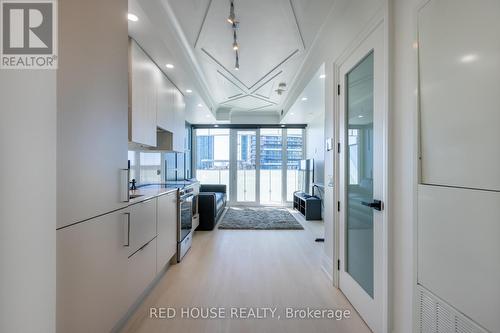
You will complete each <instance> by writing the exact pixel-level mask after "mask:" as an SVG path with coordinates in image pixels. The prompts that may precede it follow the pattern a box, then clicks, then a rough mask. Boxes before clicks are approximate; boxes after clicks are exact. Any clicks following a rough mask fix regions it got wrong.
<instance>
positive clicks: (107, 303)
mask: <svg viewBox="0 0 500 333" xmlns="http://www.w3.org/2000/svg"><path fill="white" fill-rule="evenodd" d="M125 213H126V211H125V210H120V211H117V212H114V213H110V214H107V215H104V216H101V217H98V218H95V219H92V220H89V221H86V222H83V223H80V224H76V225H74V226H70V227H67V228H64V229H61V230H58V231H57V332H61V333H63V332H72V333H79V332H81V333H87V332H109V331H111V329H112V328H113V327H114V326H115V325H116V323H117V322H118V321H119V320H120V318H122V317H123V316H124V315H125V313H126V312H127V309H128V308H129V306H130V304H129V302H128V300H127V291H126V290H127V279H126V276H127V275H126V274H127V269H128V270H129V271H130V268H128V267H127V264H128V259H127V257H128V252H127V248H126V247H125V246H124V245H126V244H125V241H126V240H125V238H124V228H125V227H126V224H127V215H126V214H125Z"/></svg>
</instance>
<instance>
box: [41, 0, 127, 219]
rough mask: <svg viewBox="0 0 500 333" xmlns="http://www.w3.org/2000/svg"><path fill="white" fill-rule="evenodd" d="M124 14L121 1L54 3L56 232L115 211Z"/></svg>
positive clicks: (122, 122)
mask: <svg viewBox="0 0 500 333" xmlns="http://www.w3.org/2000/svg"><path fill="white" fill-rule="evenodd" d="M96 8H99V15H95V10H96ZM126 12H127V1H126V0H118V1H104V2H101V1H97V0H88V1H77V0H67V1H66V0H65V1H60V2H59V20H60V21H59V28H60V30H59V69H58V70H57V104H58V105H57V118H58V119H57V123H58V128H57V166H58V168H57V184H58V185H57V198H58V202H57V209H58V221H57V225H58V227H61V226H64V225H68V224H71V223H74V222H78V221H81V220H84V219H88V218H91V217H94V216H96V215H100V214H103V213H107V212H109V211H112V210H116V209H119V208H120V207H123V203H122V202H121V198H120V189H121V187H123V186H124V185H123V184H120V169H126V168H127V149H128V148H127V130H128V103H127V100H128V73H127V72H128V71H127V69H128V51H127V50H128V27H127V20H125V19H123V17H122V15H117V13H126ZM89 22H92V24H89ZM102 27H106V29H102ZM41 176H42V175H41ZM42 177H43V176H42Z"/></svg>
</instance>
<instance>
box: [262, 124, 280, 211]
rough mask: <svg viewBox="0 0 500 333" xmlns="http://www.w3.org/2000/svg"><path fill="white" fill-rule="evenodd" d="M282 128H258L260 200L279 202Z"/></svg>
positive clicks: (263, 201) (268, 202)
mask: <svg viewBox="0 0 500 333" xmlns="http://www.w3.org/2000/svg"><path fill="white" fill-rule="evenodd" d="M282 141H283V138H282V130H281V129H278V128H263V129H261V130H260V202H261V203H263V204H281V202H282V200H281V173H282V169H281V167H282V162H283V161H282V144H283V142H282Z"/></svg>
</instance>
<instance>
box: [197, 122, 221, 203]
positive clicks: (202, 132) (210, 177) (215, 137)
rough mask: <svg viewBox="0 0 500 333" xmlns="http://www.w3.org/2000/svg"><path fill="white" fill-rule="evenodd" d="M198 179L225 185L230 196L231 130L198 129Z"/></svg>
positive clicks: (203, 181)
mask: <svg viewBox="0 0 500 333" xmlns="http://www.w3.org/2000/svg"><path fill="white" fill-rule="evenodd" d="M195 135H196V178H197V179H198V180H199V181H200V182H201V183H202V184H225V185H226V186H227V191H228V196H229V129H225V128H223V129H211V128H210V129H196V130H195Z"/></svg>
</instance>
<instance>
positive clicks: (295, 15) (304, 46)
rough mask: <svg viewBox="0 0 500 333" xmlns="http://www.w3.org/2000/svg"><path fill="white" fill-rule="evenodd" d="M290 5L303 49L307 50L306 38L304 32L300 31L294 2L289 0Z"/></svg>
mask: <svg viewBox="0 0 500 333" xmlns="http://www.w3.org/2000/svg"><path fill="white" fill-rule="evenodd" d="M288 3H289V4H290V9H291V10H292V15H293V19H294V20H295V26H296V28H297V34H298V35H299V37H300V41H301V44H302V49H303V50H305V49H306V43H305V42H304V36H303V35H302V30H300V24H299V20H298V19H297V14H296V13H295V7H293V3H292V0H288Z"/></svg>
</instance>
